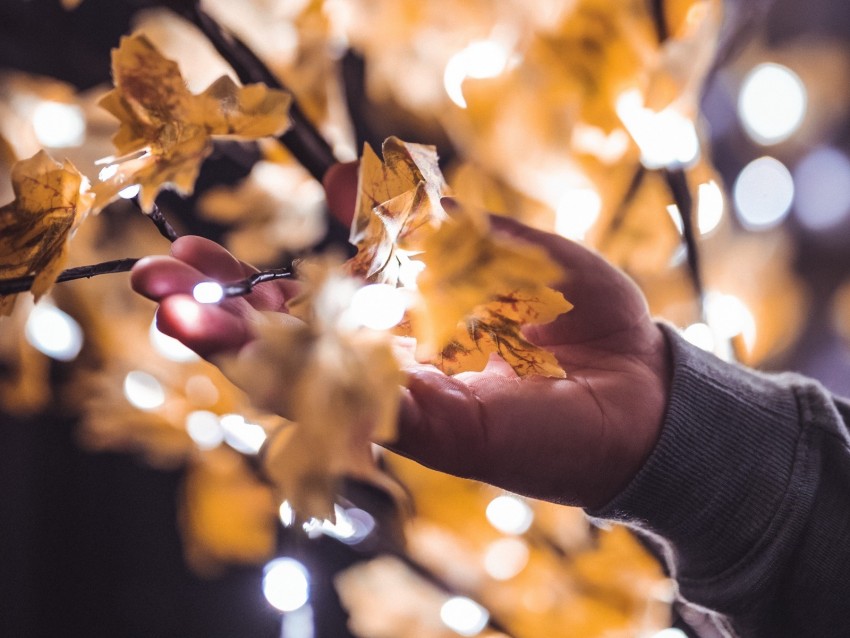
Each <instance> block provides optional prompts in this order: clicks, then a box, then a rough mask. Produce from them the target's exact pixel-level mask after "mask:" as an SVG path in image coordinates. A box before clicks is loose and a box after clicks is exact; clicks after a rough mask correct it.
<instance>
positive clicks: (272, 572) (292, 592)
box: [263, 558, 310, 612]
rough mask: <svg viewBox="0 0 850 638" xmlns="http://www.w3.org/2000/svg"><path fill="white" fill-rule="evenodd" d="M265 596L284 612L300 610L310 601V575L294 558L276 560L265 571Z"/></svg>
mask: <svg viewBox="0 0 850 638" xmlns="http://www.w3.org/2000/svg"><path fill="white" fill-rule="evenodd" d="M263 595H265V597H266V600H267V601H268V602H269V604H270V605H271V606H272V607H274V608H275V609H278V610H279V611H283V612H292V611H295V610H296V609H300V608H301V607H303V606H304V605H306V604H307V601H308V600H310V574H309V572H308V571H307V568H306V567H304V565H302V564H301V563H300V562H298V561H297V560H295V559H294V558H276V559H275V560H273V561H271V562H269V563H268V564H267V565H266V566H265V568H264V569H263Z"/></svg>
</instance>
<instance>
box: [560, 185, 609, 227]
mask: <svg viewBox="0 0 850 638" xmlns="http://www.w3.org/2000/svg"><path fill="white" fill-rule="evenodd" d="M601 212H602V197H600V195H599V193H598V192H597V191H596V189H594V188H571V189H569V190H567V191H566V192H565V193H564V194H563V195H562V196H561V199H560V200H559V201H558V207H557V209H556V211H555V231H556V232H557V233H558V234H559V235H563V236H564V237H567V238H568V239H573V240H582V239H584V237H585V235H586V234H587V232H588V231H589V230H590V229H591V228H592V227H593V225H594V224H595V223H596V221H597V220H598V219H599V215H600V213H601Z"/></svg>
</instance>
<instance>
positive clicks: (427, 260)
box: [412, 204, 572, 376]
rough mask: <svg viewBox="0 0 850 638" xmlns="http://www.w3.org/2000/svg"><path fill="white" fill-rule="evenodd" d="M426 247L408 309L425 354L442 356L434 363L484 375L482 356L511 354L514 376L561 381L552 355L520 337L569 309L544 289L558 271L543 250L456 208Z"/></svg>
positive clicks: (480, 216) (559, 274)
mask: <svg viewBox="0 0 850 638" xmlns="http://www.w3.org/2000/svg"><path fill="white" fill-rule="evenodd" d="M424 249H425V250H424V252H423V253H422V255H421V256H420V257H419V259H421V260H422V262H423V263H424V264H425V269H424V270H423V271H422V273H421V274H420V275H419V278H418V279H417V284H418V287H419V292H420V293H421V301H420V303H419V304H418V306H416V307H415V308H414V309H413V310H412V324H413V332H414V335H415V336H416V337H417V339H418V340H419V344H420V350H421V352H422V356H424V357H427V358H433V357H434V354H433V353H441V352H442V354H441V355H438V356H437V358H436V361H438V362H444V365H445V366H446V369H447V370H451V371H453V372H456V371H460V369H467V370H469V369H481V368H483V364H484V363H486V359H487V355H489V353H490V352H498V353H500V354H506V355H508V354H510V357H509V359H508V362H509V363H511V365H512V366H514V369H515V370H517V372H518V373H519V374H531V373H536V374H547V375H554V376H563V371H560V372H556V371H555V370H554V369H553V366H555V367H557V364H556V363H555V362H554V358H553V357H551V356H548V357H547V356H544V353H543V351H541V350H539V349H538V348H536V347H534V346H532V345H531V344H530V343H528V342H527V341H526V340H525V339H523V338H522V336H521V334H520V327H521V326H522V325H523V324H525V323H541V322H546V321H551V320H552V319H554V318H555V317H556V316H558V315H559V314H561V313H562V312H566V311H567V310H569V309H570V308H571V307H572V306H571V304H569V303H568V302H567V301H566V300H565V299H564V298H563V295H561V293H558V292H555V291H553V290H551V289H549V288H547V287H546V286H547V284H549V283H553V282H555V281H557V280H559V279H561V278H562V276H563V272H562V270H561V268H560V267H559V266H558V265H557V264H555V263H554V262H553V261H552V259H551V258H550V257H549V255H548V253H546V251H545V250H543V249H542V248H539V247H537V246H533V245H531V244H526V243H522V242H519V241H517V240H516V239H507V238H503V237H500V236H498V235H495V234H493V233H491V232H490V224H489V221H488V218H487V217H486V216H485V215H484V214H483V213H477V212H476V211H474V210H472V209H469V208H465V207H462V206H460V205H457V204H455V205H452V206H451V216H450V219H448V220H447V221H446V222H444V223H443V225H442V226H441V227H440V229H439V230H438V231H437V232H436V233H434V234H433V235H432V236H431V237H429V238H428V239H427V240H426V241H425V242H424ZM459 324H461V325H460V328H459ZM529 348H531V349H530V350H529ZM532 352H534V353H535V354H534V355H533V357H532V360H531V361H527V362H523V357H524V356H529V357H531V356H532V354H531V353H532ZM523 353H525V354H523ZM537 358H539V360H538V359H537ZM461 362H463V363H462V364H461ZM467 365H468V366H471V367H465V366H467ZM558 369H559V368H558ZM559 370H560V369H559Z"/></svg>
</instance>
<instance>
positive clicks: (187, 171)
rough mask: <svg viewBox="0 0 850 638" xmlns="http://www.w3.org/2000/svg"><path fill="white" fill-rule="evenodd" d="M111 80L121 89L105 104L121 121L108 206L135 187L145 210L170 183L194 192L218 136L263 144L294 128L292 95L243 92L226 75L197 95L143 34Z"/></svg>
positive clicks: (119, 53) (116, 59) (122, 50)
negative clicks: (260, 140)
mask: <svg viewBox="0 0 850 638" xmlns="http://www.w3.org/2000/svg"><path fill="white" fill-rule="evenodd" d="M112 75H113V79H114V82H115V89H113V90H112V91H110V92H109V93H107V94H106V95H105V96H104V97H103V99H102V100H101V101H100V105H101V106H102V107H103V108H104V109H106V110H107V111H109V112H110V113H112V114H113V115H114V116H115V117H117V118H118V120H119V121H120V123H121V126H120V128H119V129H118V132H117V133H116V134H115V137H114V138H113V143H114V144H115V147H116V149H117V152H118V154H119V158H117V159H115V162H116V164H115V166H116V168H114V169H112V170H109V171H108V172H107V174H106V176H105V179H104V181H103V183H101V184H99V185H98V186H97V187H96V189H95V190H96V192H97V195H98V201H99V202H101V203H100V204H99V205H100V206H101V207H102V206H104V205H106V203H108V202H109V201H111V200H112V199H114V198H115V197H116V196H117V194H118V193H119V192H120V191H121V190H123V189H124V188H127V187H128V186H130V185H133V184H139V185H140V186H141V197H140V200H141V204H142V208H143V209H144V210H146V211H150V210H151V209H152V207H153V203H154V199H155V198H156V195H157V194H158V193H159V191H160V190H161V189H162V188H163V187H165V186H171V187H173V188H175V189H176V190H177V191H178V192H180V193H183V194H190V193H191V192H192V191H193V189H194V185H195V179H196V178H197V176H198V171H199V170H200V167H201V163H202V162H203V160H204V159H205V158H206V157H207V155H209V153H210V152H211V150H212V140H213V138H215V137H219V136H235V137H238V138H242V139H257V138H261V137H265V136H269V135H278V134H280V133H281V132H282V131H284V130H285V129H286V127H287V126H288V111H289V104H290V96H289V95H288V94H287V93H285V92H283V91H278V90H275V89H269V88H268V87H266V86H264V85H261V84H252V85H248V86H244V87H239V86H237V85H236V84H235V83H234V82H233V80H231V79H230V78H229V77H227V76H224V77H222V78H220V79H218V80H216V81H215V82H214V83H213V84H212V85H210V86H209V88H207V89H206V90H205V91H204V92H203V93H200V94H199V95H194V94H192V93H191V92H190V91H189V90H188V89H187V88H186V85H185V83H184V81H183V78H182V76H181V75H180V70H179V68H178V66H177V64H176V63H175V62H174V61H172V60H169V59H167V58H165V57H163V56H162V54H161V53H160V52H159V51H158V50H157V49H156V48H155V47H154V46H153V44H151V43H150V41H148V39H147V38H145V36H143V35H133V36H129V37H124V38H122V39H121V44H120V46H119V48H118V49H115V50H113V53H112Z"/></svg>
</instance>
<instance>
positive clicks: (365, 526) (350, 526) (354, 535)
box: [303, 505, 375, 545]
mask: <svg viewBox="0 0 850 638" xmlns="http://www.w3.org/2000/svg"><path fill="white" fill-rule="evenodd" d="M334 518H335V519H336V521H329V520H327V519H325V520H323V521H321V520H319V519H317V518H312V519H310V520H309V521H307V522H306V523H304V526H303V527H304V531H305V532H306V533H307V535H308V536H309V537H310V538H318V537H319V536H321V535H322V534H324V535H325V536H330V537H331V538H335V539H337V540H338V541H342V542H343V543H345V544H346V545H356V544H357V543H359V542H361V541H363V540H364V539H365V538H366V537H367V536H368V535H369V534H371V533H372V530H374V529H375V519H374V518H373V517H372V515H371V514H369V513H368V512H365V511H363V510H361V509H357V508H350V509H344V508H342V507H340V506H339V505H334Z"/></svg>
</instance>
